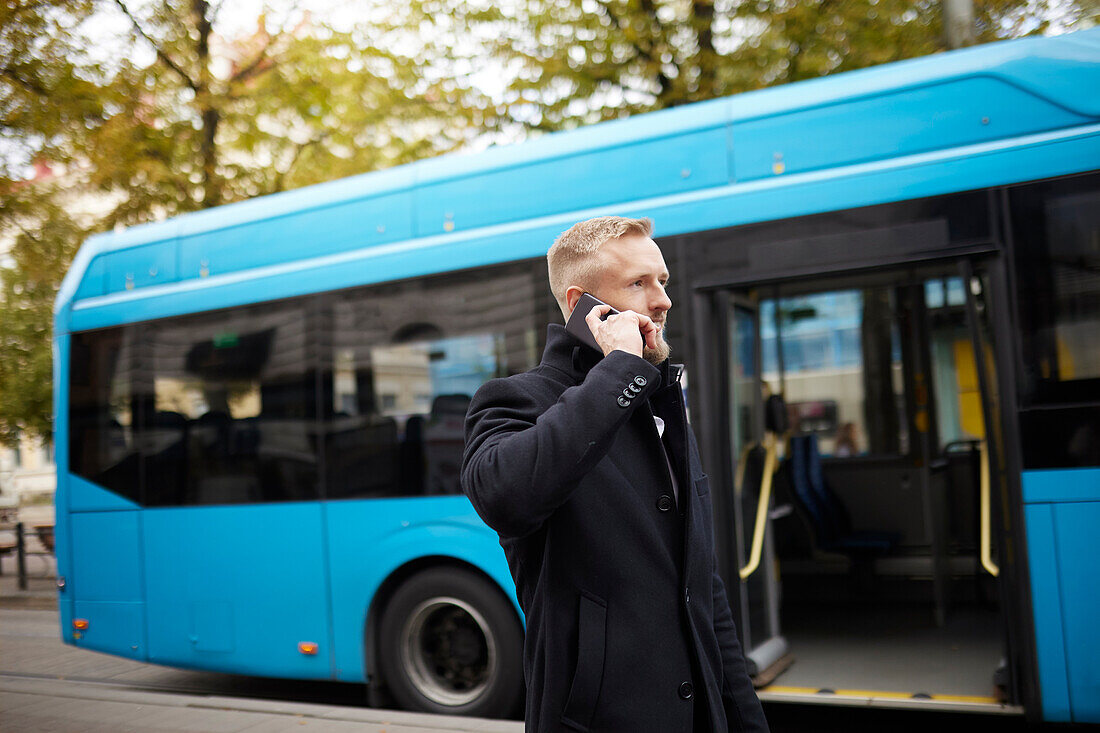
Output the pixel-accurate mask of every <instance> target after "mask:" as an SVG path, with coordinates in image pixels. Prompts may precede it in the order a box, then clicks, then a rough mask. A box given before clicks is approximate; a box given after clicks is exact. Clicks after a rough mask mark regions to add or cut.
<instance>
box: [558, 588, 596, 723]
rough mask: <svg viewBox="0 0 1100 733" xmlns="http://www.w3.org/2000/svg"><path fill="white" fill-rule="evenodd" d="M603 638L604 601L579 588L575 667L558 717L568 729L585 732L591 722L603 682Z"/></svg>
mask: <svg viewBox="0 0 1100 733" xmlns="http://www.w3.org/2000/svg"><path fill="white" fill-rule="evenodd" d="M606 640H607V603H606V602H605V601H604V600H603V599H601V598H598V597H596V596H594V595H592V594H591V593H586V592H584V591H581V597H580V610H579V612H578V619H577V669H576V671H575V672H574V674H573V684H572V685H571V686H570V688H569V696H568V697H567V698H566V700H565V709H564V711H563V712H562V716H561V722H563V723H565V724H566V725H568V726H569V727H570V728H575V729H577V730H581V731H586V730H588V726H590V725H591V724H592V715H593V714H594V713H595V712H596V701H597V699H598V698H599V696H600V685H601V683H602V682H603V663H604V651H605V648H604V647H605V644H606Z"/></svg>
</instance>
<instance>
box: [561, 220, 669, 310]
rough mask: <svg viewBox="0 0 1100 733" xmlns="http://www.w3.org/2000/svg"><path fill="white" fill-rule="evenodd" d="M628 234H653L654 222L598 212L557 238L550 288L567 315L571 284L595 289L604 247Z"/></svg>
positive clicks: (646, 235)
mask: <svg viewBox="0 0 1100 733" xmlns="http://www.w3.org/2000/svg"><path fill="white" fill-rule="evenodd" d="M628 234H638V235H641V236H643V237H649V236H652V234H653V222H652V221H651V220H650V219H648V218H646V219H628V218H626V217H623V216H598V217H596V218H595V219H587V220H585V221H582V222H578V223H577V224H574V225H573V226H571V227H569V229H567V230H565V231H564V232H562V234H561V236H559V237H558V238H557V239H556V240H554V244H553V245H551V246H550V250H549V251H548V252H547V253H546V265H547V269H548V270H549V271H550V292H551V293H553V294H554V299H555V300H557V301H558V307H560V308H561V312H562V314H563V315H566V316H567V315H568V311H567V304H566V300H565V291H566V290H567V289H569V286H571V285H579V286H580V287H582V288H584V289H585V290H588V291H589V292H591V289H592V288H594V287H595V286H596V284H597V283H598V282H599V280H600V277H601V275H602V274H603V272H602V271H601V269H600V261H599V257H598V256H597V255H598V254H599V251H600V247H602V246H603V245H604V244H606V243H607V242H610V241H611V240H613V239H618V238H619V237H625V236H626V235H628Z"/></svg>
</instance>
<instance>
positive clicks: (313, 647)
mask: <svg viewBox="0 0 1100 733" xmlns="http://www.w3.org/2000/svg"><path fill="white" fill-rule="evenodd" d="M298 651H300V652H301V653H302V654H316V653H317V642H315V641H299V642H298Z"/></svg>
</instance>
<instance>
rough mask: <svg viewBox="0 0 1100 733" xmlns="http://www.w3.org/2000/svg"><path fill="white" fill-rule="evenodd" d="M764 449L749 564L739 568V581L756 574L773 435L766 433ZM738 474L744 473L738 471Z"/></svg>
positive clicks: (769, 485) (769, 484) (768, 490)
mask: <svg viewBox="0 0 1100 733" xmlns="http://www.w3.org/2000/svg"><path fill="white" fill-rule="evenodd" d="M764 447H765V448H766V449H767V453H766V454H765V456H764V476H763V477H762V478H761V480H760V499H759V501H758V502H757V505H756V526H755V527H754V528H753V532H752V551H751V552H750V553H749V562H748V564H747V565H745V567H743V568H741V570H740V575H741V580H744V579H745V578H747V577H749V576H750V575H752V574H753V573H754V572H756V568H757V567H758V566H759V565H760V550H761V548H763V547H764V529H765V527H766V526H767V523H768V502H769V501H770V500H771V496H772V476H773V475H774V474H775V461H776V456H775V453H776V444H775V434H774V433H768V434H767V436H766V437H765V438H764ZM738 473H739V474H740V475H741V476H744V473H743V472H742V471H741V470H740V468H739V469H738Z"/></svg>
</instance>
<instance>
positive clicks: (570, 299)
mask: <svg viewBox="0 0 1100 733" xmlns="http://www.w3.org/2000/svg"><path fill="white" fill-rule="evenodd" d="M582 295H584V288H582V287H581V286H579V285H570V286H569V287H568V288H567V289H566V291H565V307H566V308H568V309H569V313H567V314H566V317H568V316H569V315H571V314H572V313H573V309H574V308H576V307H577V301H578V300H580V299H581V296H582Z"/></svg>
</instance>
